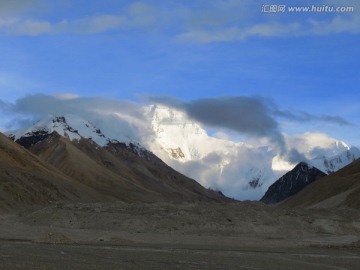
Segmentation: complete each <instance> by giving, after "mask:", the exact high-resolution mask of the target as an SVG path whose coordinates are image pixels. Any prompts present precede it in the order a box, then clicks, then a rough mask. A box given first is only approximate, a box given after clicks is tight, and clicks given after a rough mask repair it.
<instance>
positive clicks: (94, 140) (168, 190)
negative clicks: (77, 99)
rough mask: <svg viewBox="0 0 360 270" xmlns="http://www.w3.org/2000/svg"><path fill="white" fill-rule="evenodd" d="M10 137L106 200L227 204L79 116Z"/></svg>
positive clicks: (54, 119) (50, 121)
mask: <svg viewBox="0 0 360 270" xmlns="http://www.w3.org/2000/svg"><path fill="white" fill-rule="evenodd" d="M74 119H76V121H75V120H74ZM70 123H76V124H75V125H74V126H70ZM85 136H86V137H85ZM11 137H12V138H13V139H14V140H15V141H16V142H17V143H19V144H21V145H22V146H24V147H25V148H27V149H28V150H30V151H31V152H32V153H34V154H35V155H37V156H38V157H39V158H40V159H41V160H42V161H44V162H46V163H47V164H50V165H51V166H53V167H55V168H56V169H57V170H59V171H61V172H62V173H63V174H64V175H66V176H67V177H68V178H70V179H73V180H74V181H76V182H78V183H80V184H82V185H84V186H86V187H88V188H90V189H93V190H95V191H96V192H99V193H100V194H102V195H103V196H105V197H109V198H113V199H120V200H122V201H127V202H140V201H142V202H154V201H202V200H205V201H211V200H215V201H226V200H228V199H227V198H226V197H224V196H223V195H222V194H220V193H218V192H215V191H212V190H209V189H205V188H204V187H202V186H201V185H200V184H199V183H197V182H196V181H195V180H193V179H190V178H187V177H186V176H184V175H182V174H180V173H178V172H176V171H175V170H173V169H172V168H170V167H169V166H167V165H166V164H165V163H164V162H162V161H161V160H160V159H159V158H157V157H156V156H155V155H154V154H152V153H151V152H149V151H147V150H146V149H144V148H143V147H141V146H140V145H139V144H133V143H131V142H128V143H122V142H119V141H117V140H114V139H109V138H107V137H106V136H105V135H104V134H102V132H101V130H100V129H97V128H95V127H94V126H93V125H91V123H89V122H87V121H85V120H82V119H80V118H78V117H72V116H65V117H55V116H52V117H48V118H46V119H44V120H43V121H41V122H39V123H37V124H35V125H34V126H33V127H31V128H28V129H25V130H23V131H22V132H20V131H18V132H16V133H15V134H13V135H12V136H11Z"/></svg>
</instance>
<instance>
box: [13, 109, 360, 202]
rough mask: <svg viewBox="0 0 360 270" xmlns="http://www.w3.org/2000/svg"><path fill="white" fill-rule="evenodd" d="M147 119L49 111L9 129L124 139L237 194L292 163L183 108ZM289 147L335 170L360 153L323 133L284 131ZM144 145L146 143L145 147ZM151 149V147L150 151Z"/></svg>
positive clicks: (247, 193) (25, 140)
mask: <svg viewBox="0 0 360 270" xmlns="http://www.w3.org/2000/svg"><path fill="white" fill-rule="evenodd" d="M142 115H143V119H140V118H138V119H137V121H130V120H128V119H127V118H126V117H125V118H124V117H123V116H122V115H116V114H112V115H111V118H109V119H107V118H106V117H105V118H102V119H103V121H97V120H98V119H95V122H96V125H95V124H93V123H94V120H93V119H92V118H89V119H91V121H89V119H84V117H80V116H78V115H70V114H67V115H64V116H54V115H49V116H47V117H45V118H44V119H42V120H40V121H39V122H37V123H36V124H34V125H32V126H30V127H27V128H23V129H19V130H17V131H15V132H11V134H10V133H7V134H8V135H9V136H10V137H12V138H13V140H15V141H17V140H21V143H22V144H23V145H33V144H34V143H36V142H37V141H39V139H41V138H42V137H46V136H47V135H48V134H50V133H52V132H56V133H58V134H59V135H61V136H65V137H67V138H69V139H70V140H71V141H72V140H80V139H81V138H85V139H90V140H92V141H93V142H95V143H96V144H97V145H99V146H100V147H105V146H107V145H109V144H111V143H122V144H124V145H126V146H127V147H129V148H131V151H132V152H134V153H136V154H137V155H139V156H141V155H143V156H144V155H147V154H149V153H151V152H152V153H154V154H155V155H156V156H157V157H159V158H160V159H162V160H163V161H164V162H165V163H166V164H167V165H169V166H171V167H173V168H174V169H176V170H177V171H179V172H181V173H183V174H184V175H186V176H189V177H191V178H193V179H196V180H197V181H198V182H199V183H200V184H202V185H203V186H205V187H207V188H212V189H215V190H221V191H222V192H223V193H224V194H226V195H227V196H231V197H234V198H238V199H259V198H261V197H262V196H263V195H264V193H265V192H266V190H267V189H268V187H269V186H270V185H271V184H272V183H273V182H274V181H275V180H276V179H279V177H280V176H282V175H283V174H285V173H286V172H288V171H290V170H292V169H293V168H294V167H295V166H296V163H294V164H292V163H290V162H289V160H286V158H285V157H284V156H281V155H280V154H279V153H277V152H276V150H274V149H273V148H271V145H269V143H268V142H263V141H260V140H259V141H255V142H252V145H251V144H248V143H244V142H235V141H233V140H231V139H230V138H226V137H221V138H220V137H216V134H215V135H213V136H211V135H209V133H208V132H207V131H206V130H205V129H204V128H203V127H202V126H201V124H199V123H198V122H196V121H194V120H192V119H190V118H189V117H188V116H187V115H186V114H185V113H184V112H182V111H180V110H176V109H172V108H169V107H165V106H160V105H150V106H144V107H143V108H142ZM284 139H285V142H286V148H287V149H296V150H297V151H298V152H299V153H300V154H301V155H303V156H304V159H305V160H304V161H306V162H308V163H309V164H311V165H312V166H315V167H317V168H319V169H321V170H322V171H324V172H326V173H329V172H332V171H336V170H338V169H340V168H342V167H344V166H345V165H347V164H349V163H350V162H351V161H353V160H355V159H356V158H359V157H360V151H359V150H358V149H356V148H351V149H350V148H349V147H348V146H347V145H346V144H345V143H344V142H341V141H338V140H336V139H334V138H330V137H328V136H326V135H324V134H319V133H304V134H301V135H284ZM143 146H144V147H143ZM146 149H148V150H150V151H151V152H149V151H147V150H146Z"/></svg>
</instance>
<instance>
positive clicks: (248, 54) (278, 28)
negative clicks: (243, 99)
mask: <svg viewBox="0 0 360 270" xmlns="http://www.w3.org/2000/svg"><path fill="white" fill-rule="evenodd" d="M285 2H286V3H285ZM270 3H271V4H276V5H282V4H286V7H289V6H290V4H291V6H312V5H316V6H325V5H326V6H327V5H328V6H347V7H354V11H353V12H347V13H326V12H317V13H311V12H310V13H305V12H298V13H292V12H289V11H288V10H286V11H285V12H276V13H269V12H266V13H264V12H261V9H262V7H263V5H268V4H270ZM359 34H360V5H359V1H351V0H343V1H340V0H335V1H334V0H333V1H319V0H316V1H315V0H312V1H309V0H303V1H297V0H293V1H280V0H279V1H277V0H276V1H271V2H270V1H250V0H245V1H236V0H213V1H205V0H194V1H175V0H173V1H172V0H170V1H121V0H118V1H115V0H101V1H100V0H99V1H98V0H94V1H83V0H79V1H70V0H61V1H60V0H54V1H46V0H2V1H1V2H0V52H1V53H0V101H1V102H0V105H1V104H3V105H2V109H1V108H0V109H1V110H2V112H1V110H0V113H2V120H0V130H5V129H6V127H9V121H12V117H11V116H9V114H10V113H9V112H8V111H6V104H9V103H14V102H16V100H17V99H19V98H23V97H24V96H26V95H31V94H36V93H43V94H49V95H53V94H64V93H66V94H73V95H79V96H82V97H103V98H108V99H119V100H123V99H127V100H132V101H134V102H140V103H141V102H143V101H142V100H143V98H144V97H146V96H168V97H173V98H176V99H180V100H182V101H184V102H188V101H192V100H197V99H203V98H218V97H222V96H261V97H263V98H266V99H270V100H271V101H272V102H274V103H275V104H276V106H277V108H279V109H281V110H282V111H287V112H291V113H293V114H297V115H298V116H299V114H300V115H304V113H307V114H309V115H312V116H314V119H315V120H314V119H313V120H312V119H310V118H309V117H305V118H306V119H305V118H303V119H302V120H301V121H298V120H297V121H291V119H290V118H286V119H281V118H279V119H278V121H279V123H280V125H281V127H282V131H284V132H287V133H303V132H306V131H317V132H319V131H320V132H324V133H327V134H329V135H330V136H333V137H335V138H339V139H342V140H344V141H345V142H347V143H348V144H350V145H356V146H360V137H359V134H360V128H359V123H360V102H359V100H360V99H359V94H358V92H359V86H360V46H359V44H360V37H359ZM329 117H333V118H329ZM334 117H338V118H341V119H342V120H344V121H346V122H347V123H348V124H346V125H342V126H340V128H339V125H338V122H337V121H329V119H334ZM324 119H328V120H327V121H324Z"/></svg>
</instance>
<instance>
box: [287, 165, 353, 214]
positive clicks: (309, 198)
mask: <svg viewBox="0 0 360 270" xmlns="http://www.w3.org/2000/svg"><path fill="white" fill-rule="evenodd" d="M281 205H283V206H286V207H312V208H331V207H340V208H342V207H352V208H356V209H359V207H360V159H358V160H356V161H354V162H352V163H351V164H349V165H348V166H346V167H344V168H342V169H340V170H339V171H337V172H335V173H332V174H330V175H328V176H326V177H322V178H321V179H319V180H318V181H315V182H314V183H312V184H311V185H309V186H307V187H306V188H304V189H303V190H302V191H300V192H299V193H298V194H296V195H295V196H293V197H291V198H289V199H288V200H286V201H284V202H283V203H281Z"/></svg>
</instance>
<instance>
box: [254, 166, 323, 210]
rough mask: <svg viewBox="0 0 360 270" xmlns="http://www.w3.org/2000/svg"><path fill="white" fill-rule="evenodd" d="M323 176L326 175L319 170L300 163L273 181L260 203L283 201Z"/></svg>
mask: <svg viewBox="0 0 360 270" xmlns="http://www.w3.org/2000/svg"><path fill="white" fill-rule="evenodd" d="M324 176H326V174H325V173H324V172H322V171H320V170H319V169H317V168H315V167H313V166H309V165H308V164H307V163H305V162H300V163H299V164H298V165H296V166H295V168H294V169H292V170H291V171H289V172H288V173H286V174H285V175H284V176H282V177H281V178H280V179H279V180H277V181H275V183H273V184H272V185H271V186H270V187H269V189H268V190H267V191H266V193H265V195H264V196H263V197H262V198H261V199H260V201H262V202H264V203H266V204H273V203H277V202H280V201H283V200H285V199H286V198H288V197H290V196H292V195H294V194H296V193H298V192H299V191H300V190H302V189H303V188H304V187H306V186H307V185H309V184H311V183H312V182H314V181H316V180H318V179H319V178H321V177H324Z"/></svg>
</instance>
